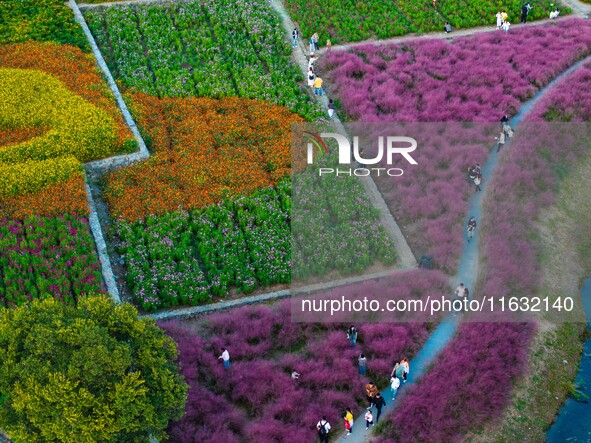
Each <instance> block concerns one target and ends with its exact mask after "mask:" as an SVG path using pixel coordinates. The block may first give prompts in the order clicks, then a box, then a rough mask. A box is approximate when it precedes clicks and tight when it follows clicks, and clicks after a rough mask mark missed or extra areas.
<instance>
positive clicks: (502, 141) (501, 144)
mask: <svg viewBox="0 0 591 443" xmlns="http://www.w3.org/2000/svg"><path fill="white" fill-rule="evenodd" d="M495 140H496V141H497V152H499V151H500V150H501V148H502V147H504V146H505V131H501V132H500V134H499V136H498V137H495Z"/></svg>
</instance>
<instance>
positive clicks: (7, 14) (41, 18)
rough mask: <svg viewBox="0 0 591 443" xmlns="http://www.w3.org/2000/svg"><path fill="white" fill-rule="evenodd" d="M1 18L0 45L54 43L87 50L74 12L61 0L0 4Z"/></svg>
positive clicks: (87, 46) (33, 0)
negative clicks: (34, 42) (37, 42)
mask: <svg viewBox="0 0 591 443" xmlns="http://www.w3.org/2000/svg"><path fill="white" fill-rule="evenodd" d="M0 17H2V22H1V23H0V44H5V43H17V42H23V41H27V40H36V41H55V42H60V43H67V44H70V45H74V46H78V47H80V48H82V49H84V50H85V51H87V50H89V45H88V42H87V41H86V37H85V36H84V33H83V32H82V29H81V28H80V26H79V25H77V24H76V23H75V22H74V13H73V12H72V10H71V9H70V8H68V6H67V5H65V4H64V2H62V1H61V0H20V1H3V2H0Z"/></svg>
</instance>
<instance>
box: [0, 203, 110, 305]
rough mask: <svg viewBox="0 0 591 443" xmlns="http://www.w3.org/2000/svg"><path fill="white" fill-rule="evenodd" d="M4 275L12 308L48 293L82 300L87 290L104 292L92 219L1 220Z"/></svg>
mask: <svg viewBox="0 0 591 443" xmlns="http://www.w3.org/2000/svg"><path fill="white" fill-rule="evenodd" d="M0 278H1V280H0V282H1V284H0V306H2V307H8V308H9V307H11V306H16V305H22V304H23V303H26V302H27V301H28V300H31V299H34V298H43V297H48V296H49V297H55V298H57V299H59V300H62V301H63V302H64V303H76V300H77V299H78V297H80V296H81V295H83V294H86V293H89V292H97V291H98V292H102V287H101V281H102V278H101V273H100V266H99V263H98V259H97V256H96V253H95V250H94V243H93V241H92V239H91V237H90V231H89V229H88V223H87V220H86V219H84V218H78V217H74V216H69V215H67V216H61V217H55V218H48V217H39V216H32V217H30V218H28V219H26V220H25V221H17V220H9V219H2V220H0Z"/></svg>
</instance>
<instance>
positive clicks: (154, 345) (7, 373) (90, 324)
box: [0, 296, 187, 443]
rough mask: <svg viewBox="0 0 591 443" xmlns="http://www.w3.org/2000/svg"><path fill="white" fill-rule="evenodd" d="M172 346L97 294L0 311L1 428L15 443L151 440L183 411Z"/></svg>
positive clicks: (132, 312)
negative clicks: (68, 301) (70, 302)
mask: <svg viewBox="0 0 591 443" xmlns="http://www.w3.org/2000/svg"><path fill="white" fill-rule="evenodd" d="M176 358H177V349H176V343H175V342H174V341H173V340H172V339H171V338H169V337H167V336H166V335H164V332H163V331H162V330H161V329H159V328H158V327H157V326H156V325H155V322H154V320H152V319H143V318H142V319H140V318H138V313H137V310H136V309H135V308H134V307H133V306H131V305H129V304H121V305H115V304H114V303H113V302H112V301H111V300H110V299H108V298H106V297H103V296H92V297H87V298H82V299H81V300H80V301H79V303H78V306H77V307H74V306H70V305H64V304H62V303H61V302H59V301H56V300H54V299H45V300H36V301H33V302H32V303H31V304H30V305H29V306H24V307H20V308H16V309H11V310H3V311H1V312H0V429H4V431H5V432H7V433H8V434H9V435H10V437H11V438H12V439H13V440H14V441H15V442H16V443H20V442H27V443H29V442H76V443H85V442H125V443H134V442H142V443H144V442H147V441H149V438H150V436H153V437H156V438H158V439H162V438H165V437H166V433H165V429H166V427H167V426H168V422H169V420H171V419H179V418H180V417H181V416H182V415H183V413H184V406H185V401H186V395H187V384H186V383H185V381H184V380H183V378H182V377H181V375H180V374H179V372H178V368H177V366H176Z"/></svg>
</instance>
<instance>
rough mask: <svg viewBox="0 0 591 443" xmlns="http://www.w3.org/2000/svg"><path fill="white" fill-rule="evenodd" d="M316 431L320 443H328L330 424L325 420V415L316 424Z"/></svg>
mask: <svg viewBox="0 0 591 443" xmlns="http://www.w3.org/2000/svg"><path fill="white" fill-rule="evenodd" d="M316 429H317V430H318V436H319V437H320V441H321V442H322V443H328V433H329V432H330V423H329V422H328V421H327V420H326V415H325V416H323V417H322V420H320V421H319V422H318V423H317V424H316Z"/></svg>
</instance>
